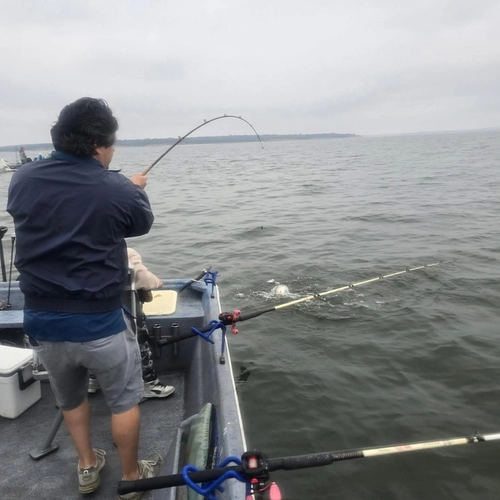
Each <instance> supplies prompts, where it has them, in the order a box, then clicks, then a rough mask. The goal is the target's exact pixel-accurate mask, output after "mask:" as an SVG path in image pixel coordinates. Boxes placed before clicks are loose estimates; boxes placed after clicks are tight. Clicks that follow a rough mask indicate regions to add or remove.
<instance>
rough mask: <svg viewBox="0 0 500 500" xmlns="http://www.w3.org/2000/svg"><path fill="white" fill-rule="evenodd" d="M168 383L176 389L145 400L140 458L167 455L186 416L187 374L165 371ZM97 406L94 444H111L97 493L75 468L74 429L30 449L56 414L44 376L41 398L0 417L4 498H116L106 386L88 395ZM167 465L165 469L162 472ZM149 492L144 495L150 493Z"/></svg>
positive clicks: (117, 475)
mask: <svg viewBox="0 0 500 500" xmlns="http://www.w3.org/2000/svg"><path fill="white" fill-rule="evenodd" d="M160 379H161V381H162V382H163V383H165V384H168V385H173V386H175V388H176V391H175V393H174V394H173V395H172V396H170V397H168V398H165V399H148V400H144V402H143V403H142V404H141V405H140V409H141V442H140V449H139V458H146V457H147V456H148V455H149V454H151V453H153V452H158V453H160V454H161V455H162V456H165V455H166V453H167V450H168V447H169V445H170V443H171V441H172V440H173V439H174V438H175V434H176V431H177V428H178V426H179V424H180V423H181V421H182V420H183V419H184V408H185V398H184V389H185V387H184V382H185V378H184V374H183V373H182V372H169V373H168V374H166V375H161V376H160ZM89 400H90V404H91V408H92V410H91V411H92V424H91V425H92V444H93V446H95V447H97V448H102V449H104V450H106V453H107V455H106V466H105V467H104V469H103V470H102V472H101V486H100V488H99V490H98V491H97V492H95V493H92V494H89V495H85V496H83V495H81V494H80V493H79V492H78V478H77V474H76V468H77V462H78V457H77V455H76V451H75V448H74V446H73V442H72V440H71V437H70V436H69V433H68V431H67V429H66V427H65V425H64V423H63V424H62V425H61V427H60V429H59V431H58V433H57V435H56V437H55V439H54V444H57V445H59V449H58V450H57V451H56V452H54V453H52V454H50V455H48V456H46V457H44V458H42V459H40V460H33V459H32V458H31V457H30V456H29V452H30V451H31V450H33V449H36V448H38V447H39V445H40V444H41V443H42V442H43V441H44V438H45V436H46V435H47V433H48V431H49V429H50V426H51V424H52V422H53V420H54V418H55V417H56V413H57V409H56V407H55V399H54V396H53V394H52V391H51V390H50V385H49V384H48V382H46V381H44V382H42V399H41V400H40V401H38V402H37V403H35V404H34V405H33V406H32V407H31V408H29V409H28V410H27V411H26V412H24V413H23V414H22V415H20V416H19V417H18V418H17V419H14V420H10V419H6V418H2V417H0V499H1V500H28V499H36V500H49V499H50V500H54V499H68V500H72V499H78V500H82V498H88V499H89V500H94V499H95V500H97V499H99V500H101V499H103V500H104V499H105V500H108V499H109V500H110V499H116V498H117V493H116V486H117V483H118V481H119V480H120V479H121V474H120V465H119V459H118V453H117V450H116V447H115V446H114V444H113V440H112V437H111V423H110V416H109V411H108V409H107V407H106V405H105V403H104V400H103V398H102V394H101V391H98V392H97V393H96V394H91V395H89ZM162 473H163V471H160V474H162ZM148 495H149V494H148V493H146V494H145V495H144V497H143V498H144V499H145V500H147V499H148Z"/></svg>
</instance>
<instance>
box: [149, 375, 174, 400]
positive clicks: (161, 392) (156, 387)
mask: <svg viewBox="0 0 500 500" xmlns="http://www.w3.org/2000/svg"><path fill="white" fill-rule="evenodd" d="M174 392H175V387H173V386H171V385H165V384H162V383H161V382H160V381H159V380H158V379H156V380H152V381H151V382H144V397H145V398H166V397H167V396H170V395H171V394H173V393H174Z"/></svg>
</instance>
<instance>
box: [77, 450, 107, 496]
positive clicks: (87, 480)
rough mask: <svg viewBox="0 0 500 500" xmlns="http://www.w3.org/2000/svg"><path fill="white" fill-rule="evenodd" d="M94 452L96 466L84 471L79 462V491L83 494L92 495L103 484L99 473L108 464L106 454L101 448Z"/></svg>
mask: <svg viewBox="0 0 500 500" xmlns="http://www.w3.org/2000/svg"><path fill="white" fill-rule="evenodd" d="M93 450H94V453H95V459H96V463H95V465H92V466H91V467H88V468H86V469H84V468H82V467H80V462H78V489H79V490H80V493H83V494H86V493H92V492H93V491H95V490H97V488H99V485H100V484H101V479H100V477H99V472H101V470H102V468H103V467H104V464H105V463H106V459H105V458H104V457H105V455H106V452H105V451H104V450H100V449H99V448H93Z"/></svg>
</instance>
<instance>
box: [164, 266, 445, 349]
mask: <svg viewBox="0 0 500 500" xmlns="http://www.w3.org/2000/svg"><path fill="white" fill-rule="evenodd" d="M447 262H448V261H447ZM447 262H445V261H439V262H434V263H432V264H424V265H421V266H417V267H411V268H409V267H407V268H406V269H403V270H402V271H396V272H392V273H389V274H384V275H381V276H377V277H375V278H370V279H367V280H363V281H358V282H357V283H351V284H349V285H344V286H341V287H339V288H334V289H332V290H327V291H326V292H321V293H315V294H313V295H308V296H307V297H303V298H301V299H295V300H291V301H290V302H285V303H284V304H278V305H275V306H271V307H266V308H263V309H258V310H256V311H251V312H249V313H247V314H242V313H241V311H239V310H235V311H233V312H232V313H231V312H223V313H221V314H220V315H219V321H220V322H221V323H222V324H223V325H225V326H229V325H231V326H232V328H233V333H238V331H237V330H236V329H235V324H236V323H237V322H239V321H246V320H247V319H251V318H256V317H257V316H261V315H262V314H265V313H268V312H271V311H277V310H279V309H284V308H285V307H290V306H294V305H297V304H300V303H302V302H307V301H309V300H313V299H317V298H320V297H325V296H326V295H330V294H332V293H339V292H344V291H346V290H350V289H353V288H357V287H360V286H363V285H367V284H368V283H374V282H376V281H381V280H384V279H388V278H393V277H395V276H399V275H402V274H406V273H411V272H414V271H420V270H422V269H427V268H429V267H435V266H439V265H440V264H445V263H447ZM213 329H214V327H213V326H212V325H208V326H205V327H204V328H201V329H200V330H198V331H197V332H190V333H185V334H182V335H178V336H175V337H172V338H169V339H166V340H162V341H161V342H162V346H164V345H169V344H173V343H175V342H180V341H181V340H186V339H189V338H191V337H195V336H196V335H200V333H207V332H209V331H211V330H213Z"/></svg>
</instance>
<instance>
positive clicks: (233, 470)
mask: <svg viewBox="0 0 500 500" xmlns="http://www.w3.org/2000/svg"><path fill="white" fill-rule="evenodd" d="M496 440H500V433H495V434H484V435H481V434H478V433H477V432H476V433H475V434H474V435H473V436H468V437H458V438H449V439H440V440H437V441H421V442H418V443H402V444H392V445H388V446H383V447H372V448H365V449H352V450H344V451H332V452H326V453H314V454H308V455H298V456H290V457H283V458H271V459H267V458H266V457H265V456H264V455H263V454H262V453H260V452H258V451H249V452H246V453H244V454H243V455H242V457H241V460H239V459H237V458H236V457H228V459H226V460H225V461H224V462H222V463H223V464H224V463H227V462H228V461H229V459H232V460H231V461H233V462H234V463H236V464H237V465H230V466H223V467H217V468H215V469H207V470H197V469H196V468H194V467H192V466H186V467H185V468H184V470H183V473H182V474H173V475H170V476H158V477H156V478H152V479H139V480H137V481H120V482H119V483H118V493H119V494H121V495H124V494H126V493H131V492H133V491H147V490H156V489H160V488H171V487H173V486H182V485H185V484H187V485H189V486H191V487H192V484H193V483H205V482H209V481H215V482H216V483H217V485H219V484H220V482H221V478H222V477H223V476H224V475H226V476H225V479H228V478H230V477H231V478H235V479H238V480H240V481H242V482H246V483H249V482H250V483H256V482H259V483H261V481H262V483H263V484H265V482H266V481H267V480H268V479H269V472H273V471H277V470H287V471H288V470H297V469H307V468H311V467H322V466H324V465H330V464H332V463H334V462H341V461H344V460H353V459H356V458H372V457H379V456H382V455H393V454H398V453H406V452H411V451H420V450H430V449H433V448H443V447H448V446H457V445H464V444H474V443H483V442H486V441H496ZM262 483H261V484H262Z"/></svg>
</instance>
